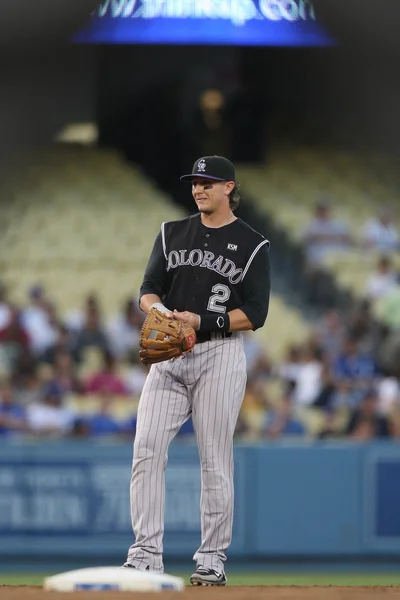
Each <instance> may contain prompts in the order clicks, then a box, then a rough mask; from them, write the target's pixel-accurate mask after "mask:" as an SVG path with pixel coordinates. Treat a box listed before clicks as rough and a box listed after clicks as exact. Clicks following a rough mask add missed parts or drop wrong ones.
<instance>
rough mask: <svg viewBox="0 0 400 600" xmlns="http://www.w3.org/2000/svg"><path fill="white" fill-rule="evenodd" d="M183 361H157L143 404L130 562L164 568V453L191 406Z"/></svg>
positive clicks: (134, 473)
mask: <svg viewBox="0 0 400 600" xmlns="http://www.w3.org/2000/svg"><path fill="white" fill-rule="evenodd" d="M174 370H175V371H177V370H179V367H178V363H177V362H176V363H174V362H171V361H168V362H166V363H162V364H160V365H154V366H153V367H152V368H151V370H150V373H149V375H148V378H147V381H146V384H145V386H144V388H143V392H142V395H141V399H140V402H139V408H138V422H137V430H136V436H135V443H134V460H133V465H132V478H131V507H132V527H133V531H134V534H135V543H134V544H133V545H132V546H131V547H130V549H129V552H128V562H129V563H130V564H132V565H134V566H136V567H137V568H145V567H146V566H147V565H149V566H150V568H151V569H152V570H154V571H163V563H162V538H163V532H164V525H163V513H164V509H163V507H164V503H165V481H164V475H165V457H166V454H167V450H168V446H169V443H170V442H171V440H172V439H173V437H174V436H175V435H176V433H177V431H178V430H179V428H180V427H181V425H182V424H183V422H184V421H185V420H186V419H187V416H188V414H189V412H190V407H189V403H188V399H187V395H186V392H185V390H184V389H183V387H184V386H183V384H182V383H180V381H179V379H178V378H177V377H176V376H175V373H174Z"/></svg>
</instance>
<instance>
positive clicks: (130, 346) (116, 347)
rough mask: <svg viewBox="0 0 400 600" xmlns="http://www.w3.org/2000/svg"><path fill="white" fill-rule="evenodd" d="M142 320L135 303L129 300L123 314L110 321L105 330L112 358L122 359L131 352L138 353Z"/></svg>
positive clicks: (141, 314)
mask: <svg viewBox="0 0 400 600" xmlns="http://www.w3.org/2000/svg"><path fill="white" fill-rule="evenodd" d="M143 320H144V319H143V313H142V312H141V311H140V309H139V307H138V304H137V301H136V300H134V299H129V300H128V301H127V302H126V304H125V307H124V310H123V312H122V313H121V314H120V315H118V316H117V317H116V318H114V319H113V320H112V321H111V323H110V324H109V327H108V330H107V333H108V338H109V340H110V347H111V350H112V352H113V354H114V356H116V357H117V358H124V357H126V356H127V354H128V352H130V351H131V350H136V351H139V339H140V330H141V327H142V325H143Z"/></svg>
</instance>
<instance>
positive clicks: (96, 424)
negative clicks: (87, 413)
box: [85, 396, 123, 436]
mask: <svg viewBox="0 0 400 600" xmlns="http://www.w3.org/2000/svg"><path fill="white" fill-rule="evenodd" d="M112 404H113V399H112V398H111V397H109V396H105V397H103V398H102V400H101V403H100V406H99V410H98V412H97V413H96V414H95V415H93V416H91V417H89V418H88V419H85V423H86V425H87V427H88V431H89V434H90V435H94V436H103V435H118V434H120V433H122V432H123V428H122V426H121V425H120V424H119V423H118V422H117V420H116V419H115V417H114V416H113V415H112V410H111V409H112Z"/></svg>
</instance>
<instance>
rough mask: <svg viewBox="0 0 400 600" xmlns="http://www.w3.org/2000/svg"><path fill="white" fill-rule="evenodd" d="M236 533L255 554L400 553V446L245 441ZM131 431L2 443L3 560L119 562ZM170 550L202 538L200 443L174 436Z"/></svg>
mask: <svg viewBox="0 0 400 600" xmlns="http://www.w3.org/2000/svg"><path fill="white" fill-rule="evenodd" d="M235 456H236V467H235V480H236V498H235V504H236V506H235V511H236V512H235V524H234V538H233V543H232V546H231V549H230V552H229V557H230V558H233V559H239V560H243V561H248V560H250V559H254V558H256V559H259V560H268V559H272V560H279V559H282V560H290V559H293V558H294V559H296V558H297V559H299V560H305V559H310V560H312V559H316V558H319V559H321V558H326V559H328V560H337V559H349V560H350V559H357V560H364V559H365V560H371V559H374V558H376V559H379V560H382V559H387V560H389V561H390V560H392V561H393V560H396V559H398V558H400V511H399V507H400V446H399V445H398V444H395V443H394V444H387V443H384V444H379V443H373V444H351V443H346V442H345V443H337V442H336V443H329V442H324V443H322V442H317V443H311V444H310V445H308V444H301V445H297V444H293V443H285V442H279V443H273V444H268V445H262V444H260V445H236V448H235ZM131 459H132V447H131V444H130V443H122V444H121V443H118V444H115V443H111V442H105V443H98V442H95V441H87V442H76V441H74V442H70V443H67V442H53V443H32V444H26V443H24V444H18V443H15V442H14V443H9V444H6V443H4V442H3V443H2V451H1V455H0V563H1V564H3V566H4V565H5V564H6V563H7V564H13V563H15V564H21V561H23V564H24V568H25V569H27V568H29V564H30V561H31V562H33V561H38V560H39V561H42V562H48V561H49V560H53V561H54V560H55V559H57V560H60V561H63V560H69V559H71V557H73V558H74V560H77V561H79V560H80V559H81V558H82V559H85V561H89V562H90V561H92V562H101V561H103V562H107V563H110V562H111V563H112V564H114V563H115V564H118V563H120V562H121V560H123V558H124V556H125V553H126V550H127V548H128V546H129V545H130V543H131V542H132V534H131V524H130V514H129V479H130V465H131ZM166 487H167V506H166V515H165V522H166V531H165V545H164V549H165V556H166V557H167V559H172V560H177V561H179V560H181V559H183V558H185V559H188V557H191V556H192V555H193V553H194V551H195V549H196V548H197V547H198V545H199V541H200V534H199V528H200V520H199V510H198V507H199V496H200V478H199V462H198V456H197V450H196V447H195V446H194V445H192V444H191V443H186V442H176V443H174V444H172V445H171V448H170V455H169V464H168V468H167V475H166Z"/></svg>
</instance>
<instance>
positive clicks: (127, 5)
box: [73, 0, 335, 46]
mask: <svg viewBox="0 0 400 600" xmlns="http://www.w3.org/2000/svg"><path fill="white" fill-rule="evenodd" d="M73 41H74V42H78V43H98V44H104V43H105V44H173V45H179V44H196V45H230V46H327V45H328V46H329V45H334V44H335V41H334V40H333V38H332V37H331V36H330V35H329V34H328V33H327V32H326V31H324V29H323V27H322V26H321V24H319V23H318V22H317V18H316V15H315V10H314V7H313V4H312V2H311V0H103V2H102V3H101V5H100V6H99V8H98V9H97V10H96V11H95V13H94V14H93V15H92V19H91V22H90V24H89V25H88V26H87V27H86V28H85V29H84V30H83V31H81V32H79V33H78V34H77V35H76V36H75V37H74V38H73Z"/></svg>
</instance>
